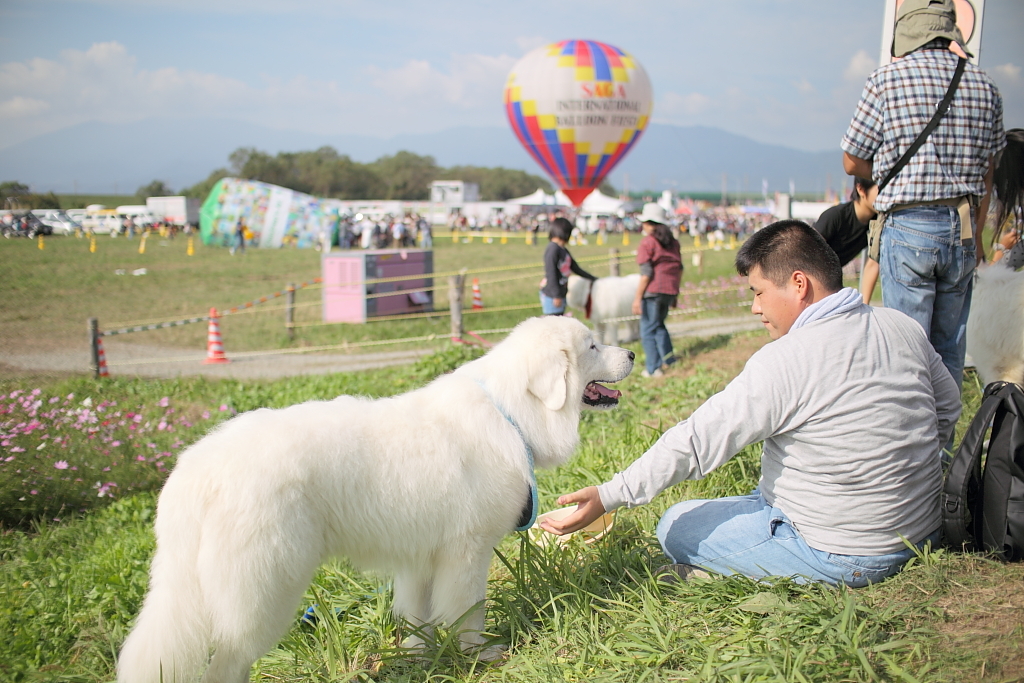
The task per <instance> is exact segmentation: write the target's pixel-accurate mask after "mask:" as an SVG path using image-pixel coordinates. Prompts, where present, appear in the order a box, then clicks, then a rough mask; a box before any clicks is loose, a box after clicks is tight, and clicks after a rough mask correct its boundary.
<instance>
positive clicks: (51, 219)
mask: <svg viewBox="0 0 1024 683" xmlns="http://www.w3.org/2000/svg"><path fill="white" fill-rule="evenodd" d="M32 214H33V215H34V216H35V217H36V218H38V219H39V220H40V221H42V222H43V224H44V225H48V226H50V228H52V229H53V232H54V234H57V235H73V234H75V231H76V230H81V229H82V224H81V223H79V222H78V221H76V220H74V219H73V218H71V216H69V215H68V214H67V213H65V212H64V211H62V210H61V209H32Z"/></svg>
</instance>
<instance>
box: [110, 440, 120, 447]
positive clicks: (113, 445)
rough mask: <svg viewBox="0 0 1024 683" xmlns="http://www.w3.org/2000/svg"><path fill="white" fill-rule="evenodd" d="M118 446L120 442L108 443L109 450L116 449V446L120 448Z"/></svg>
mask: <svg viewBox="0 0 1024 683" xmlns="http://www.w3.org/2000/svg"><path fill="white" fill-rule="evenodd" d="M120 445H121V442H120V441H112V442H111V443H110V446H111V448H117V447H118V446H120Z"/></svg>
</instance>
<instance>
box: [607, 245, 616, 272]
mask: <svg viewBox="0 0 1024 683" xmlns="http://www.w3.org/2000/svg"><path fill="white" fill-rule="evenodd" d="M608 274H609V275H611V276H612V277H618V276H619V250H618V249H609V250H608Z"/></svg>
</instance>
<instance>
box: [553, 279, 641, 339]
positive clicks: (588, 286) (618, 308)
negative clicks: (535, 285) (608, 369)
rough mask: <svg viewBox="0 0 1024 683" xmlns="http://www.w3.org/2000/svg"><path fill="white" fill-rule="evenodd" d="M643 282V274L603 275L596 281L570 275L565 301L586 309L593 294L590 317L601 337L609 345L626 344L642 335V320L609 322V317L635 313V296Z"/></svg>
mask: <svg viewBox="0 0 1024 683" xmlns="http://www.w3.org/2000/svg"><path fill="white" fill-rule="evenodd" d="M639 284H640V274H639V273H634V274H633V275H624V276H622V277H619V276H612V277H600V278H598V279H597V280H595V281H594V282H593V283H591V282H590V280H588V279H586V278H583V277H580V276H578V275H570V276H569V283H568V285H569V292H568V294H566V296H565V302H566V303H567V304H568V305H569V306H571V307H572V308H575V309H578V310H580V311H584V310H586V308H587V299H588V297H589V299H590V320H591V322H593V323H594V329H595V330H596V331H597V336H598V339H600V340H601V341H602V342H604V343H605V344H613V345H614V344H624V343H627V342H632V341H636V340H637V339H639V338H640V321H639V320H624V321H620V322H611V323H606V322H605V320H610V319H612V318H625V317H627V316H631V315H633V299H635V298H636V288H637V286H638V285H639Z"/></svg>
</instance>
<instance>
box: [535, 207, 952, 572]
mask: <svg viewBox="0 0 1024 683" xmlns="http://www.w3.org/2000/svg"><path fill="white" fill-rule="evenodd" d="M736 270H737V271H739V273H740V274H741V275H745V276H746V277H747V281H748V283H749V284H750V289H751V291H753V293H754V303H753V305H752V306H751V311H752V312H753V313H754V314H755V315H758V316H760V317H761V322H762V323H764V326H765V328H766V329H767V330H768V334H769V335H770V336H771V338H772V340H773V341H772V342H771V343H769V344H767V345H766V346H765V347H763V348H762V349H761V350H759V351H758V352H757V353H755V354H754V355H753V356H751V358H750V360H748V361H747V364H746V366H745V367H744V369H743V372H741V373H740V374H739V376H737V377H736V379H734V380H733V381H732V382H730V383H729V385H728V386H726V387H725V389H723V390H722V391H721V392H720V393H718V394H716V395H714V396H712V397H711V398H709V399H708V400H707V402H705V403H704V405H702V406H701V407H700V408H698V409H697V410H695V411H694V412H693V414H692V415H691V416H690V418H689V419H687V420H684V421H682V422H680V423H679V424H677V425H676V426H675V427H672V428H671V429H669V430H668V431H667V432H665V433H664V434H662V436H661V438H660V439H659V440H658V442H657V443H655V444H654V446H653V447H651V449H650V450H648V451H647V452H646V453H644V455H643V456H642V457H641V458H639V459H638V460H636V461H635V462H634V463H633V464H632V465H630V466H629V467H628V468H627V469H626V470H625V471H623V472H620V473H618V474H616V475H615V476H614V477H613V478H612V480H611V481H608V482H606V483H604V484H602V485H600V486H590V487H587V488H585V489H582V490H580V491H576V492H575V493H570V494H568V495H565V496H562V497H561V498H559V500H558V502H559V503H561V504H563V505H566V504H569V503H577V510H576V512H574V513H573V514H572V515H569V516H568V517H566V518H565V519H564V520H562V521H560V522H556V521H547V520H544V521H543V522H542V524H543V526H544V528H545V529H546V530H547V531H550V532H551V533H555V534H565V533H571V532H573V531H575V530H577V529H580V528H582V527H584V526H586V525H588V524H590V523H591V522H593V521H594V520H596V519H597V518H598V517H599V516H600V515H602V514H604V512H605V511H606V510H611V509H614V508H617V507H620V506H622V505H626V506H630V507H631V506H634V505H643V504H645V503H648V502H650V501H651V499H652V498H654V496H656V495H657V494H658V493H660V492H661V491H663V490H665V489H666V488H668V487H669V486H671V485H672V484H675V483H678V482H680V481H683V480H686V479H700V478H702V477H705V476H707V475H708V473H709V472H711V471H712V470H714V469H715V468H716V467H718V466H720V465H722V464H723V463H725V462H726V461H728V460H729V459H730V458H731V457H733V456H734V455H735V454H736V453H737V452H739V451H740V450H742V449H743V448H744V447H746V446H748V445H750V444H753V443H757V442H758V441H762V440H763V441H764V450H763V453H762V455H761V480H760V483H759V485H758V488H757V489H755V490H754V491H753V492H752V493H751V494H750V495H747V496H735V497H730V498H719V499H715V500H688V501H684V502H681V503H678V504H676V505H674V506H673V507H671V508H669V510H668V511H667V512H666V513H665V515H664V516H663V517H662V518H661V521H660V523H659V524H658V530H657V534H658V540H659V541H660V542H661V546H662V548H663V549H664V551H665V554H666V555H668V557H669V558H670V559H671V560H672V562H674V563H676V564H673V565H670V566H667V567H663V568H662V569H660V570H659V571H658V573H659V574H661V573H667V574H668V575H669V576H670V577H676V576H679V577H683V578H685V577H687V576H689V575H690V574H692V573H693V572H694V571H695V570H696V569H697V568H698V567H701V568H704V569H707V570H712V571H715V572H720V573H723V574H732V573H737V574H743V575H745V576H749V577H751V578H755V579H761V578H764V577H767V576H788V577H793V578H794V579H795V580H797V581H799V582H804V581H824V582H827V583H830V584H840V583H844V584H846V585H848V586H854V587H858V586H864V585H867V584H868V583H873V582H878V581H881V580H882V579H884V578H885V577H887V576H890V575H892V574H894V573H896V572H897V571H899V570H900V568H901V567H902V566H903V565H904V564H905V563H906V562H907V560H909V559H910V558H911V557H913V556H914V552H915V551H914V549H913V548H911V547H908V545H907V544H908V543H909V544H910V546H913V547H914V548H921V547H923V546H924V545H925V543H927V542H929V541H930V542H932V543H934V542H936V541H937V540H938V538H939V525H940V521H941V517H940V512H939V491H940V488H941V484H942V473H941V468H940V458H939V452H940V448H941V446H942V444H945V443H946V442H947V441H948V440H949V437H950V435H951V434H952V432H953V428H954V426H955V425H956V421H957V418H958V417H959V416H960V394H959V391H957V386H956V382H954V381H953V378H952V377H951V376H950V374H949V371H948V370H946V367H945V366H944V365H943V364H942V359H941V358H940V357H939V355H938V354H937V353H936V352H935V349H933V348H932V345H931V344H930V343H929V342H928V338H927V336H926V335H925V333H924V330H923V329H922V328H921V326H920V325H919V324H918V323H917V322H916V321H915V320H913V319H912V318H910V317H909V316H907V315H904V314H903V313H900V312H899V311H896V310H893V309H884V308H880V309H875V308H872V307H870V306H866V305H865V304H864V303H863V301H862V300H861V297H860V295H859V294H858V293H857V291H856V290H855V289H852V288H849V287H847V288H844V287H843V280H842V270H841V268H840V266H839V259H838V258H837V257H836V254H835V252H834V251H832V249H831V248H829V246H828V244H826V242H825V240H824V239H823V238H822V237H821V235H819V234H818V233H817V232H815V231H814V230H813V229H812V228H811V227H809V226H808V225H805V224H804V223H801V222H799V221H780V222H778V223H773V224H772V225H769V226H768V227H766V228H764V229H762V230H760V231H759V232H756V233H754V235H753V236H752V237H751V238H750V239H749V240H747V242H746V243H745V244H744V245H743V247H742V248H741V249H740V251H739V253H738V254H737V255H736Z"/></svg>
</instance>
